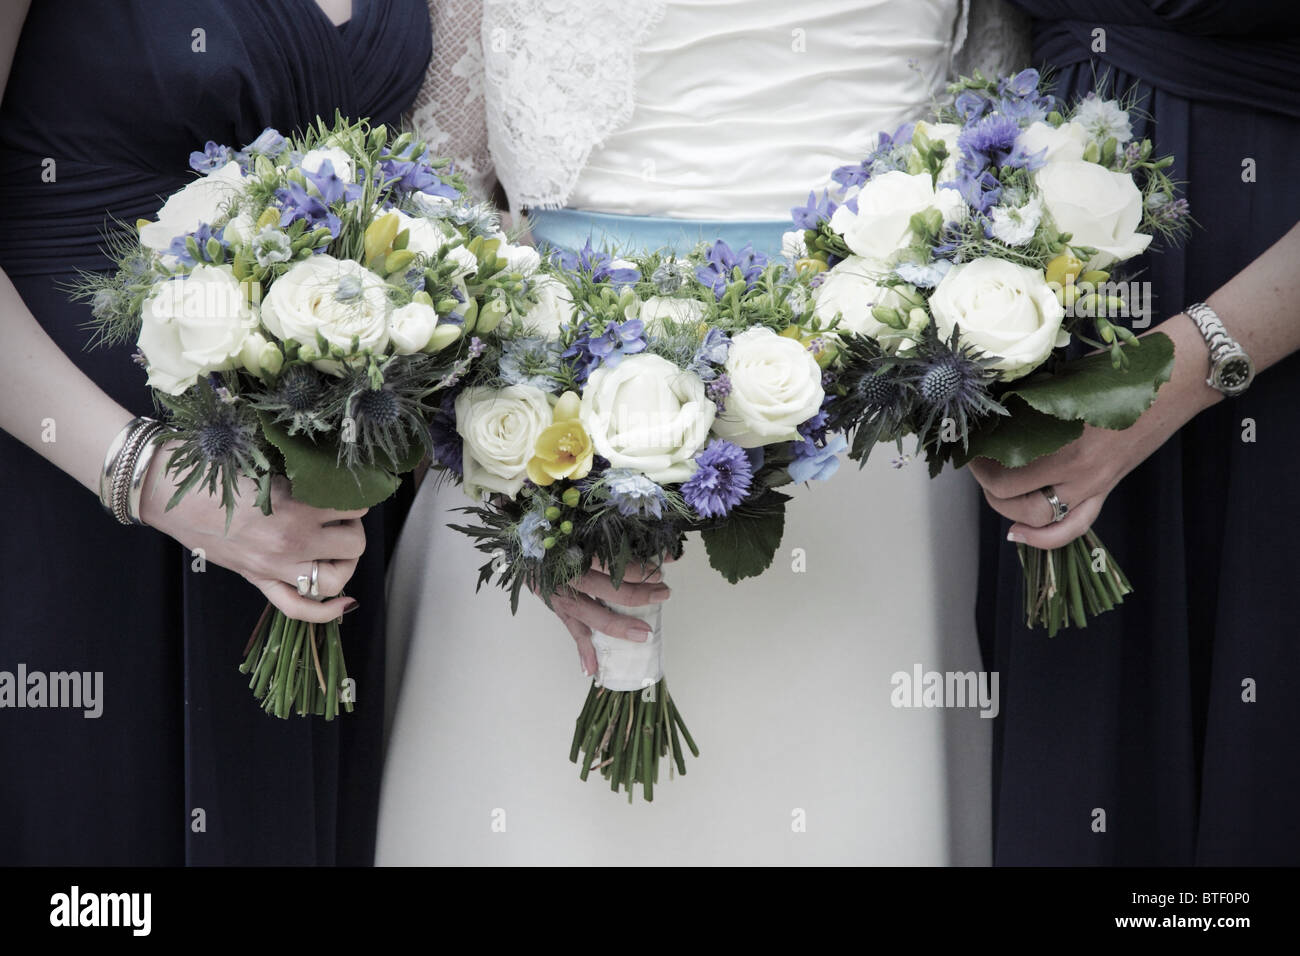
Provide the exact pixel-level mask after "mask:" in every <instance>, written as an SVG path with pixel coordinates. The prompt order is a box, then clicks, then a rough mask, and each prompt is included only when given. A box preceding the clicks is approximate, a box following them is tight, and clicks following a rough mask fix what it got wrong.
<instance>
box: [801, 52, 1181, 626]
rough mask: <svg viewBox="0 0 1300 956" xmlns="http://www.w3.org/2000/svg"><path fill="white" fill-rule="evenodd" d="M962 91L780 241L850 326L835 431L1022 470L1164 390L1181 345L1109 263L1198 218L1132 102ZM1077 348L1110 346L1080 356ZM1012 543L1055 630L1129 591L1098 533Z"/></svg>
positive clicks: (844, 338)
mask: <svg viewBox="0 0 1300 956" xmlns="http://www.w3.org/2000/svg"><path fill="white" fill-rule="evenodd" d="M949 93H950V95H951V97H952V101H951V103H950V104H948V105H945V106H943V107H942V108H939V109H937V110H936V111H935V113H934V114H933V115H932V117H931V118H930V119H928V120H926V121H922V122H918V123H916V124H914V125H910V124H909V125H907V126H904V127H902V128H901V129H899V130H898V131H897V132H895V133H894V134H893V135H892V136H891V135H888V134H882V135H881V136H880V140H879V145H878V146H877V148H876V149H875V150H874V151H873V152H872V153H871V154H870V155H869V156H868V157H867V158H866V159H865V160H863V161H862V162H861V163H860V164H856V165H852V166H846V167H842V168H840V169H838V170H836V171H835V172H834V174H833V179H834V181H835V182H836V183H837V184H838V186H839V187H840V191H839V193H838V195H837V196H832V195H830V193H829V191H828V192H827V193H825V194H823V196H822V197H821V198H820V199H818V197H817V196H816V195H810V196H809V201H808V204H807V205H806V206H804V207H799V208H796V209H794V210H793V215H794V222H795V224H796V226H797V227H798V229H797V230H796V231H794V232H792V233H789V234H787V237H786V241H787V246H788V247H790V254H791V255H793V256H795V257H797V258H798V260H799V264H800V266H801V268H803V269H804V270H805V271H807V272H809V273H812V274H815V276H816V278H815V279H814V283H815V284H816V290H815V292H814V293H813V297H814V303H815V304H814V312H815V314H816V316H817V317H818V318H819V319H820V320H821V321H822V322H823V323H825V327H826V328H827V329H828V330H830V331H833V332H835V333H838V341H837V343H836V349H837V351H838V356H837V357H836V359H835V361H834V364H833V365H832V371H833V375H834V380H835V381H834V386H833V388H832V389H831V392H832V394H833V397H834V398H833V401H832V402H831V403H830V405H829V412H830V425H831V427H832V428H834V429H836V430H840V431H843V432H845V433H847V434H848V435H850V436H851V437H852V444H851V447H850V451H849V455H850V457H851V458H853V459H854V460H857V461H859V462H862V461H865V460H866V458H867V456H868V454H869V453H870V451H871V448H872V446H873V445H875V444H876V443H878V442H895V443H897V445H898V447H899V449H900V450H901V448H902V442H903V438H904V437H905V436H907V435H909V434H912V435H915V436H916V441H917V450H918V453H924V455H925V456H926V458H927V460H928V463H929V468H930V473H931V475H932V476H933V475H935V474H937V473H938V472H939V471H940V470H941V469H942V468H943V466H944V465H945V464H948V463H951V464H952V465H954V466H956V467H960V466H962V465H964V464H966V463H967V462H969V461H970V460H971V459H972V458H975V457H978V456H986V457H988V458H991V459H994V460H996V461H998V462H1001V463H1002V464H1003V465H1005V466H1007V467H1018V466H1021V465H1025V464H1027V463H1028V462H1030V461H1032V460H1033V459H1035V458H1038V457H1040V456H1042V455H1046V454H1049V453H1051V452H1053V451H1055V450H1057V449H1059V448H1061V447H1063V446H1065V445H1067V444H1069V443H1070V442H1072V441H1074V440H1075V439H1076V438H1078V437H1079V436H1080V435H1081V434H1082V432H1083V427H1084V423H1085V422H1086V423H1088V424H1091V425H1094V426H1097V427H1100V428H1110V429H1123V428H1127V427H1129V426H1130V425H1132V424H1133V423H1134V422H1135V421H1136V420H1137V419H1138V417H1139V416H1140V415H1141V414H1142V412H1143V411H1145V410H1146V409H1147V408H1148V407H1149V406H1150V405H1151V403H1152V402H1153V401H1154V399H1155V394H1156V390H1157V389H1158V388H1159V387H1160V385H1161V384H1162V383H1164V382H1166V381H1168V379H1169V375H1170V372H1171V370H1172V366H1173V346H1172V343H1171V342H1170V340H1169V338H1168V337H1167V336H1164V335H1161V334H1152V335H1147V336H1145V337H1143V338H1142V339H1140V340H1139V339H1138V338H1137V337H1136V336H1135V335H1134V334H1133V332H1132V330H1131V329H1130V328H1129V327H1127V326H1126V325H1124V324H1122V322H1121V320H1122V319H1123V318H1125V317H1128V316H1129V315H1130V312H1129V309H1128V306H1127V302H1128V301H1130V300H1136V299H1137V298H1138V296H1129V295H1128V290H1129V289H1130V285H1129V284H1128V283H1124V282H1120V281H1119V280H1118V279H1117V277H1115V276H1112V274H1111V270H1112V269H1113V268H1114V267H1115V266H1116V265H1117V264H1120V263H1123V262H1124V261H1125V260H1128V259H1131V258H1133V257H1135V256H1137V255H1138V254H1140V253H1142V252H1143V251H1144V250H1145V249H1146V248H1147V246H1148V244H1149V243H1150V242H1151V240H1152V237H1153V235H1154V234H1157V233H1158V234H1160V235H1162V236H1164V237H1165V238H1167V239H1177V238H1179V237H1180V236H1181V235H1182V234H1183V233H1184V232H1185V230H1186V229H1187V228H1188V226H1189V223H1190V220H1189V217H1188V210H1187V203H1186V200H1184V199H1179V198H1176V196H1175V194H1176V184H1175V183H1174V182H1172V181H1171V180H1170V179H1169V177H1168V175H1167V174H1166V172H1165V170H1166V169H1167V168H1168V167H1169V165H1170V164H1171V163H1172V159H1171V158H1155V157H1153V156H1152V147H1151V143H1150V141H1149V140H1142V141H1140V142H1139V141H1137V140H1135V139H1134V136H1133V132H1132V129H1131V126H1130V121H1129V115H1128V109H1129V108H1131V104H1130V105H1129V106H1128V107H1127V108H1126V105H1125V104H1123V103H1121V102H1119V101H1116V100H1107V99H1101V98H1099V97H1097V96H1096V95H1090V96H1089V97H1088V98H1087V99H1084V100H1082V101H1081V102H1079V103H1077V104H1075V105H1074V106H1073V108H1071V109H1068V110H1066V109H1065V108H1064V107H1062V106H1061V105H1060V104H1059V103H1058V102H1057V101H1056V100H1055V99H1054V98H1053V97H1052V96H1050V95H1048V94H1047V93H1046V92H1044V91H1043V89H1042V88H1041V83H1040V78H1039V76H1038V74H1037V72H1036V71H1034V70H1025V71H1023V72H1021V73H1018V74H1016V75H1014V76H1009V77H1005V78H1002V79H998V80H990V79H986V78H984V77H982V76H979V75H976V77H975V78H973V79H968V78H963V79H961V80H960V81H958V82H957V83H955V84H953V85H952V86H950V87H949ZM1130 324H1132V323H1130ZM1139 327H1141V326H1139ZM1074 340H1077V341H1079V342H1082V343H1085V344H1087V345H1090V346H1093V347H1095V348H1096V349H1099V350H1100V351H1099V352H1097V353H1094V354H1091V355H1085V356H1083V357H1077V358H1068V357H1067V356H1066V353H1065V351H1064V349H1065V347H1066V346H1067V345H1069V344H1070V343H1071V342H1072V341H1074ZM1055 507H1056V506H1055V505H1054V508H1055ZM1018 548H1019V556H1020V560H1021V563H1022V566H1023V568H1024V573H1025V578H1026V588H1025V616H1026V619H1027V621H1028V623H1029V625H1030V626H1031V627H1032V626H1034V625H1036V624H1042V625H1044V626H1045V627H1046V628H1047V630H1048V633H1049V634H1052V635H1054V634H1055V633H1056V632H1057V630H1058V629H1059V628H1061V627H1062V626H1065V625H1067V624H1068V623H1071V622H1072V623H1073V624H1075V625H1076V626H1079V627H1083V626H1084V625H1085V623H1086V620H1087V617H1088V616H1089V615H1096V614H1099V613H1101V612H1103V611H1105V610H1108V609H1110V608H1111V607H1113V606H1114V605H1116V604H1118V603H1120V602H1121V601H1122V600H1123V598H1124V595H1125V594H1127V593H1129V592H1130V590H1131V588H1130V585H1129V582H1128V580H1127V578H1126V577H1125V575H1124V573H1123V572H1122V571H1121V570H1120V569H1119V567H1118V566H1117V565H1116V564H1115V562H1114V561H1113V560H1112V559H1111V558H1110V556H1109V555H1108V554H1107V553H1106V550H1105V548H1104V547H1103V545H1102V544H1101V542H1100V541H1099V540H1098V538H1097V536H1096V534H1094V533H1092V532H1091V531H1089V532H1088V533H1087V534H1085V535H1083V536H1082V537H1080V538H1078V539H1076V540H1075V541H1073V542H1071V543H1070V544H1069V545H1067V546H1065V547H1063V548H1057V549H1053V550H1050V551H1042V550H1038V549H1035V548H1031V547H1028V546H1026V545H1024V544H1021V545H1019V546H1018Z"/></svg>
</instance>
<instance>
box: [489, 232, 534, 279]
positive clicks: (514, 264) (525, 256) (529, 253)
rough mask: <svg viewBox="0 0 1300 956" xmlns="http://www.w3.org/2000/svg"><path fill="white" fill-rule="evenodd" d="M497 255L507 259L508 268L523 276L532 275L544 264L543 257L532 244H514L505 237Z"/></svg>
mask: <svg viewBox="0 0 1300 956" xmlns="http://www.w3.org/2000/svg"><path fill="white" fill-rule="evenodd" d="M497 257H498V258H501V259H504V260H505V261H506V269H508V270H509V271H510V272H516V273H518V274H519V275H521V276H530V275H532V274H533V273H534V272H536V271H537V270H538V269H539V268H541V265H542V257H541V255H539V254H538V252H537V250H536V249H534V248H533V247H532V246H525V245H518V246H513V245H511V244H510V243H508V242H506V240H505V239H504V238H503V239H502V240H501V246H500V248H499V249H497Z"/></svg>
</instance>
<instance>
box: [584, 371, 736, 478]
mask: <svg viewBox="0 0 1300 956" xmlns="http://www.w3.org/2000/svg"><path fill="white" fill-rule="evenodd" d="M716 414H717V408H716V407H715V406H714V404H713V402H711V401H709V399H708V398H707V397H706V396H705V394H704V382H703V381H702V380H701V379H700V377H699V376H698V375H696V374H695V373H694V372H687V371H684V370H682V369H680V368H678V367H677V366H676V365H674V364H673V363H672V362H670V361H668V360H667V359H666V358H663V357H661V356H658V355H651V354H648V353H644V352H643V353H641V354H639V355H631V356H628V357H627V358H625V359H623V360H622V361H621V362H619V363H618V365H616V366H614V367H613V368H610V367H609V366H607V365H602V366H601V367H599V368H597V369H596V370H595V371H593V372H592V373H591V376H590V377H589V378H588V379H587V384H586V386H585V387H584V388H583V390H582V408H581V410H580V411H579V413H578V420H579V421H580V422H581V423H582V426H583V427H584V428H585V429H586V430H587V434H588V435H590V436H591V441H592V444H593V445H594V446H595V449H596V454H598V455H601V456H602V457H604V458H606V459H608V460H609V463H610V465H611V466H612V467H614V468H631V469H633V470H634V471H639V472H641V473H642V474H643V475H645V476H646V477H647V478H649V479H650V480H651V481H657V482H659V483H660V484H665V483H668V482H676V481H685V480H686V479H687V478H689V477H690V476H691V475H693V474H694V473H695V469H696V464H695V461H694V458H695V454H696V453H697V452H698V451H699V450H700V449H701V448H703V447H704V443H705V442H706V441H707V440H708V437H709V428H710V427H711V426H712V425H713V420H714V415H716Z"/></svg>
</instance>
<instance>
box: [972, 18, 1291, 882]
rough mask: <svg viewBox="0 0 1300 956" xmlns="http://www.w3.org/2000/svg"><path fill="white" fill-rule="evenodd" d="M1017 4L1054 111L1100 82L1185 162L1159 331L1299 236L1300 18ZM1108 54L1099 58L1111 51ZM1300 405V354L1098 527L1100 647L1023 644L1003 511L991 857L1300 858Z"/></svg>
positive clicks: (987, 639) (985, 595) (995, 588)
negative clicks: (1299, 807) (1047, 79)
mask: <svg viewBox="0 0 1300 956" xmlns="http://www.w3.org/2000/svg"><path fill="white" fill-rule="evenodd" d="M1017 3H1018V4H1019V5H1020V6H1022V7H1024V8H1025V9H1026V10H1027V11H1029V12H1030V13H1031V14H1032V15H1033V16H1034V17H1035V18H1036V19H1035V22H1034V28H1035V29H1034V48H1035V56H1034V60H1035V63H1037V64H1047V65H1048V66H1050V67H1051V68H1052V69H1053V70H1054V71H1055V78H1056V81H1057V93H1058V94H1059V95H1061V96H1063V97H1067V98H1074V97H1079V96H1083V95H1085V94H1086V93H1087V92H1088V91H1090V90H1092V89H1093V88H1094V81H1095V76H1102V75H1108V77H1109V81H1110V84H1111V87H1110V88H1111V90H1114V91H1120V92H1122V91H1125V90H1128V89H1130V88H1132V89H1135V90H1136V91H1137V92H1138V94H1139V95H1140V96H1141V97H1142V101H1141V103H1140V107H1141V109H1143V110H1145V111H1146V113H1147V114H1149V116H1150V119H1151V120H1153V121H1154V124H1155V125H1154V127H1151V126H1150V125H1149V124H1148V122H1147V121H1145V120H1144V119H1143V118H1142V117H1139V116H1137V115H1136V114H1130V115H1131V116H1132V117H1133V118H1134V119H1135V120H1136V123H1135V127H1136V128H1135V132H1136V133H1137V135H1138V136H1139V137H1141V136H1143V135H1152V138H1153V139H1154V141H1155V144H1156V149H1157V152H1158V153H1172V154H1174V155H1175V156H1177V158H1178V161H1177V163H1176V165H1175V167H1174V170H1173V175H1174V176H1175V177H1176V178H1179V179H1184V180H1187V181H1188V183H1189V185H1188V187H1187V192H1186V195H1187V197H1188V199H1189V201H1190V204H1191V210H1192V214H1193V216H1194V217H1195V218H1196V219H1197V220H1198V221H1199V223H1200V225H1201V228H1199V229H1197V230H1196V231H1195V233H1194V235H1193V236H1192V238H1191V240H1190V241H1189V242H1188V243H1187V244H1186V245H1185V246H1184V247H1183V248H1182V249H1180V250H1168V251H1165V252H1162V253H1160V254H1153V255H1147V256H1146V257H1145V259H1144V261H1143V262H1142V266H1143V267H1144V268H1145V269H1146V270H1147V271H1146V273H1145V274H1144V275H1143V278H1147V279H1150V280H1151V282H1152V283H1153V286H1154V294H1155V303H1154V305H1155V309H1154V320H1153V321H1156V322H1158V321H1159V320H1160V318H1162V317H1164V316H1168V315H1171V314H1173V313H1175V312H1177V311H1179V310H1180V309H1181V308H1183V307H1184V306H1185V305H1187V304H1189V303H1192V302H1196V301H1199V300H1203V299H1204V298H1205V297H1206V296H1208V295H1209V294H1210V293H1212V292H1214V290H1215V289H1217V288H1218V287H1219V286H1221V285H1223V284H1224V283H1225V282H1226V281H1228V280H1229V279H1230V278H1231V277H1232V276H1233V275H1234V274H1235V273H1237V272H1238V271H1240V270H1241V269H1242V268H1244V267H1245V266H1247V265H1248V264H1249V263H1250V262H1251V261H1252V260H1253V259H1255V258H1256V257H1257V256H1259V255H1260V254H1261V253H1262V252H1264V250H1265V249H1267V248H1268V247H1269V246H1270V245H1272V244H1273V243H1274V242H1275V241H1276V240H1277V239H1278V238H1280V237H1281V236H1282V235H1283V234H1284V233H1285V232H1287V230H1289V229H1290V228H1291V227H1292V226H1293V225H1295V223H1296V222H1297V220H1300V181H1297V179H1296V170H1297V165H1296V155H1297V151H1300V13H1297V12H1296V10H1295V7H1294V5H1293V4H1291V3H1289V2H1288V3H1271V4H1270V3H1226V2H1215V0H1172V2H1171V0H1146V2H1132V0H1102V2H1097V0H1070V2H1065V0H1043V2H1039V0H1017ZM1098 29H1101V30H1104V35H1099V34H1097V33H1095V32H1094V31H1096V30H1098ZM1099 36H1103V37H1104V43H1105V51H1104V52H1093V48H1094V46H1096V45H1097V41H1098V38H1099ZM1152 130H1154V133H1153V134H1152ZM1247 159H1251V160H1253V161H1254V170H1255V179H1254V181H1253V182H1246V181H1243V161H1244V160H1247ZM1296 265H1297V267H1300V263H1296ZM1297 409H1300V355H1292V356H1291V357H1289V358H1288V359H1286V360H1284V361H1282V362H1280V363H1278V364H1277V365H1275V366H1273V367H1272V368H1271V369H1269V370H1268V371H1266V372H1264V373H1262V374H1261V375H1260V376H1259V378H1258V379H1256V381H1255V383H1254V385H1253V386H1252V387H1251V388H1250V389H1249V390H1248V391H1247V392H1246V393H1245V394H1244V395H1243V396H1241V397H1239V398H1236V399H1231V400H1226V401H1224V402H1221V403H1219V404H1218V405H1216V406H1215V407H1214V408H1212V409H1210V410H1209V411H1206V412H1204V413H1202V414H1201V415H1199V416H1197V418H1195V419H1194V420H1193V421H1192V422H1191V423H1189V424H1188V425H1187V426H1186V427H1184V428H1183V429H1182V430H1181V431H1180V432H1179V433H1178V434H1176V435H1175V436H1174V437H1173V438H1171V439H1170V440H1169V441H1168V442H1167V443H1166V444H1165V445H1164V446H1163V447H1162V448H1161V449H1160V450H1159V451H1157V452H1156V453H1155V454H1153V455H1152V456H1151V457H1150V458H1149V459H1148V460H1147V461H1146V462H1144V463H1143V464H1142V465H1141V466H1139V467H1138V468H1137V469H1135V470H1134V471H1133V472H1132V473H1131V474H1129V475H1128V477H1126V478H1125V479H1124V480H1123V481H1122V482H1121V483H1120V484H1119V486H1118V487H1117V488H1116V489H1115V490H1114V491H1113V492H1112V493H1111V494H1110V496H1109V498H1108V499H1107V500H1106V504H1105V507H1104V508H1103V509H1102V514H1101V518H1100V519H1099V520H1098V522H1097V524H1096V529H1097V531H1098V533H1099V534H1100V536H1101V538H1102V540H1103V541H1105V542H1106V544H1107V545H1108V546H1109V547H1110V548H1111V550H1112V552H1113V553H1114V556H1115V559H1116V560H1117V561H1118V562H1119V563H1120V565H1121V566H1122V567H1123V568H1124V569H1125V571H1127V572H1128V575H1129V577H1130V579H1131V580H1132V581H1133V584H1134V587H1135V588H1136V593H1135V594H1133V595H1131V596H1130V597H1128V598H1126V599H1125V602H1124V604H1123V606H1122V607H1120V608H1117V609H1116V610H1114V611H1111V612H1110V613H1108V614H1105V615H1103V616H1102V617H1101V618H1099V619H1097V620H1096V621H1095V622H1094V623H1090V624H1089V626H1088V628H1087V629H1086V630H1073V629H1072V630H1066V631H1063V632H1061V633H1060V634H1058V635H1057V637H1056V638H1054V639H1052V640H1049V639H1048V638H1047V636H1046V634H1045V633H1044V632H1043V631H1041V630H1036V631H1029V630H1026V629H1025V627H1024V625H1023V623H1022V619H1021V613H1022V612H1021V573H1020V568H1019V565H1018V563H1017V560H1016V556H1015V552H1014V549H1013V548H1012V546H1011V545H1009V544H1007V542H1006V529H1007V522H1006V521H1004V520H1002V519H1001V518H1000V517H999V516H997V515H995V514H993V513H992V512H991V511H987V509H986V511H985V514H984V518H983V529H982V564H981V582H980V583H981V586H980V602H979V626H980V638H981V644H982V646H983V650H984V654H985V661H986V666H988V667H989V668H991V669H996V670H998V671H999V672H1000V673H1001V686H1002V694H1003V702H1002V713H1001V716H1000V717H999V718H998V720H997V723H996V725H995V750H994V760H995V762H994V777H993V793H994V833H995V845H994V860H995V862H996V863H998V864H1004V865H1039V864H1043V865H1057V864H1059V865H1078V864H1117V865H1146V864H1154V865H1186V864H1226V865H1230V864H1292V865H1294V864H1297V863H1300V815H1298V814H1297V813H1296V794H1297V793H1300V759H1297V757H1298V756H1300V626H1298V625H1297V619H1296V616H1295V593H1296V573H1297V568H1300V521H1298V520H1297V517H1296V510H1295V506H1294V502H1293V500H1292V497H1293V496H1291V495H1290V494H1289V491H1290V489H1291V488H1292V487H1293V485H1294V482H1295V478H1296V474H1297V470H1298V468H1300V411H1297ZM1246 419H1252V420H1253V421H1254V423H1255V431H1256V435H1257V439H1256V440H1255V441H1254V442H1247V441H1243V431H1244V429H1245V428H1246V426H1245V425H1243V422H1244V421H1245V420H1246ZM1252 684H1253V686H1254V687H1255V700H1254V701H1253V702H1251V701H1249V700H1247V699H1245V698H1247V697H1249V696H1250V694H1249V692H1248V688H1249V687H1250V686H1251V685H1252ZM1097 810H1102V811H1104V812H1105V817H1104V824H1105V829H1104V831H1101V830H1100V829H1095V828H1094V821H1095V820H1101V817H1100V816H1099V815H1097V814H1096V811H1097Z"/></svg>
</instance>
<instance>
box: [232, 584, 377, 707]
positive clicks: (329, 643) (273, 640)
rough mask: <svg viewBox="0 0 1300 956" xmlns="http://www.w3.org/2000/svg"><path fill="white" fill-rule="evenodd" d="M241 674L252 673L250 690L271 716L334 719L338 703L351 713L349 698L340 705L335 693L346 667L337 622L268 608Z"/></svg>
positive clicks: (262, 617) (259, 623)
mask: <svg viewBox="0 0 1300 956" xmlns="http://www.w3.org/2000/svg"><path fill="white" fill-rule="evenodd" d="M239 671H240V673H242V674H252V677H250V678H249V681H248V686H249V688H251V689H252V691H253V696H254V697H256V698H257V700H258V701H260V702H261V704H262V709H263V710H265V711H266V712H267V713H268V714H271V715H272V716H275V717H280V718H282V719H284V718H288V716H289V714H290V713H291V712H296V713H297V714H298V716H299V717H305V716H308V715H312V714H314V715H316V716H319V717H324V718H325V719H326V720H333V719H334V717H335V716H336V715H337V714H338V712H339V704H340V703H342V705H343V707H344V709H345V710H347V712H348V713H351V712H352V700H351V698H350V697H348V696H345V697H343V699H342V700H341V701H340V695H339V690H340V688H341V687H342V686H343V684H344V681H346V680H347V676H348V669H347V665H346V664H345V663H344V661H343V642H342V640H341V638H340V635H339V622H338V620H337V619H336V620H333V621H329V622H327V623H325V624H320V625H317V624H312V623H309V622H307V621H295V620H294V619H293V618H290V617H286V616H285V614H284V613H283V612H282V611H279V610H277V609H276V608H275V607H273V606H272V605H270V604H268V605H267V606H266V610H265V611H263V612H262V616H261V617H260V618H259V619H258V621H257V626H256V627H255V628H254V629H253V634H252V636H251V637H250V638H249V639H248V647H247V648H245V651H244V663H242V664H241V665H239Z"/></svg>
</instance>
